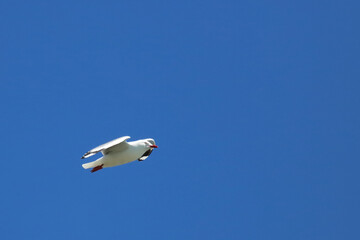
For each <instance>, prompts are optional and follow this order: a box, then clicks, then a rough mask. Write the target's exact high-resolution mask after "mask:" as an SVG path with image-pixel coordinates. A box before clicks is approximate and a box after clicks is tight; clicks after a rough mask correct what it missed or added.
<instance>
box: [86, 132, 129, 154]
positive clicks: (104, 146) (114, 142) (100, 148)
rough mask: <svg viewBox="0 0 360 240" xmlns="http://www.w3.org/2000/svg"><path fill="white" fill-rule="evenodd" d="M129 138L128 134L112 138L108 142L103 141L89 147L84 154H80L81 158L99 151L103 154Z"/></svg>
mask: <svg viewBox="0 0 360 240" xmlns="http://www.w3.org/2000/svg"><path fill="white" fill-rule="evenodd" d="M129 138H130V137H129V136H125V137H120V138H117V139H114V140H112V141H110V142H107V143H104V144H102V145H100V146H98V147H96V148H93V149H91V150H90V151H88V152H87V153H85V154H84V156H82V157H81V158H82V159H83V158H88V157H91V156H93V155H95V154H97V153H98V152H100V151H101V152H102V153H103V154H105V153H107V152H110V151H111V150H112V149H114V148H118V147H120V145H122V144H123V143H124V142H125V141H126V140H127V139H129Z"/></svg>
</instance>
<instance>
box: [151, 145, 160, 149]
mask: <svg viewBox="0 0 360 240" xmlns="http://www.w3.org/2000/svg"><path fill="white" fill-rule="evenodd" d="M150 147H152V148H158V146H156V145H151V146H150Z"/></svg>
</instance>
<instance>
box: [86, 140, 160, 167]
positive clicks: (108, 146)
mask: <svg viewBox="0 0 360 240" xmlns="http://www.w3.org/2000/svg"><path fill="white" fill-rule="evenodd" d="M129 138H130V137H129V136H124V137H120V138H117V139H115V140H112V141H110V142H107V143H104V144H102V145H100V146H98V147H96V148H93V149H91V150H90V151H88V152H87V153H85V154H84V156H82V159H83V158H88V157H91V156H93V155H95V154H96V153H98V152H101V153H102V154H103V156H102V157H101V158H99V159H97V160H95V161H93V162H89V163H85V164H83V165H82V167H83V168H85V169H88V168H93V169H92V171H91V172H95V171H98V170H100V169H102V168H106V167H114V166H118V165H122V164H125V163H129V162H133V161H135V160H139V161H143V160H145V159H146V158H147V157H148V156H149V155H150V154H151V152H152V150H153V149H154V148H157V146H156V145H155V141H154V139H152V138H147V139H142V140H137V141H133V142H126V140H127V139H129Z"/></svg>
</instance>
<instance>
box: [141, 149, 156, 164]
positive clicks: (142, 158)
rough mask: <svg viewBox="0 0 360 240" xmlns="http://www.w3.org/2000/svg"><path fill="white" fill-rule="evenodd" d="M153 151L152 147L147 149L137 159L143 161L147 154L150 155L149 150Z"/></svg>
mask: <svg viewBox="0 0 360 240" xmlns="http://www.w3.org/2000/svg"><path fill="white" fill-rule="evenodd" d="M152 151H153V149H152V148H151V149H149V150H147V151H146V152H145V153H144V154H143V155H142V156H141V157H140V158H139V159H138V160H139V161H144V160H145V159H147V158H148V156H150V154H151V152H152Z"/></svg>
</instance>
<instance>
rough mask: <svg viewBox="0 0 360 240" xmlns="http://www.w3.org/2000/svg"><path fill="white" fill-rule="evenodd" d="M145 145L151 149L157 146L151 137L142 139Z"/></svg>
mask: <svg viewBox="0 0 360 240" xmlns="http://www.w3.org/2000/svg"><path fill="white" fill-rule="evenodd" d="M144 142H145V145H146V147H148V148H150V149H153V148H158V146H156V144H155V140H154V139H152V138H148V139H145V140H144Z"/></svg>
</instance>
